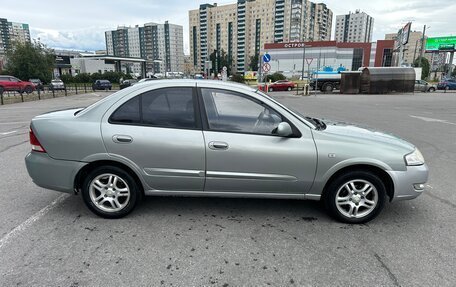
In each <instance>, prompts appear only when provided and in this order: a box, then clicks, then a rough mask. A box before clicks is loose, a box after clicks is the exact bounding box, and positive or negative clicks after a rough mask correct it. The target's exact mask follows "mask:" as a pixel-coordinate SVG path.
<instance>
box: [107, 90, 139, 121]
mask: <svg viewBox="0 0 456 287" xmlns="http://www.w3.org/2000/svg"><path fill="white" fill-rule="evenodd" d="M140 97H141V96H136V97H134V98H132V99H130V100H128V101H127V102H126V103H125V104H123V105H122V106H120V108H118V109H117V110H116V111H115V112H114V113H113V114H112V115H111V118H110V119H109V121H110V122H112V123H118V124H139V123H140V122H141V118H140V113H139V103H140Z"/></svg>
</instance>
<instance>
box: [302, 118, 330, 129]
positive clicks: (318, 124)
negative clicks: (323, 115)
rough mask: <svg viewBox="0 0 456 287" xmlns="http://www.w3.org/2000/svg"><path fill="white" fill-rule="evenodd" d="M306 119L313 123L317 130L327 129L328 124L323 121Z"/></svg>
mask: <svg viewBox="0 0 456 287" xmlns="http://www.w3.org/2000/svg"><path fill="white" fill-rule="evenodd" d="M305 119H306V120H308V121H310V122H312V123H313V124H314V125H315V126H316V127H317V130H324V129H325V128H326V124H325V123H324V122H323V121H322V120H319V119H317V118H311V117H305Z"/></svg>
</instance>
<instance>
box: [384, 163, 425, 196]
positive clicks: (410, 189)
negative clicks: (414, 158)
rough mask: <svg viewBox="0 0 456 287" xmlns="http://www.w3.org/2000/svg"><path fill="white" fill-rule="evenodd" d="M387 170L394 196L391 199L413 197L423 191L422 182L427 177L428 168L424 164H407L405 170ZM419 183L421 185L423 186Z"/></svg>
mask: <svg viewBox="0 0 456 287" xmlns="http://www.w3.org/2000/svg"><path fill="white" fill-rule="evenodd" d="M387 172H388V174H389V175H390V176H391V178H392V179H393V183H394V197H393V198H392V201H399V200H408V199H413V198H416V197H418V196H419V195H421V194H422V193H423V192H424V191H425V189H424V184H425V183H426V182H427V180H428V177H429V169H428V167H427V165H426V164H423V165H419V166H407V170H406V171H387ZM419 185H423V188H421V187H420V186H419Z"/></svg>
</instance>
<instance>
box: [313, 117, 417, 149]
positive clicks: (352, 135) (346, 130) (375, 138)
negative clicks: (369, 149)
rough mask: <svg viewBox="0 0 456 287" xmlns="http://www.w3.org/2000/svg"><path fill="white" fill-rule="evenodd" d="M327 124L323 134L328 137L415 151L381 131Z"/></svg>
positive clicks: (338, 123)
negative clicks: (333, 136) (332, 136)
mask: <svg viewBox="0 0 456 287" xmlns="http://www.w3.org/2000/svg"><path fill="white" fill-rule="evenodd" d="M323 121H324V123H325V124H326V129H324V130H322V131H321V132H322V133H324V134H326V135H335V136H338V137H339V138H346V139H347V140H355V141H360V140H361V141H366V142H367V143H369V142H372V143H375V144H379V143H382V144H385V145H389V146H396V147H398V148H402V149H405V150H410V151H413V149H414V148H415V146H414V145H413V144H411V143H409V142H407V141H405V140H403V139H401V138H399V137H397V136H395V135H392V134H388V133H385V132H382V131H379V130H375V129H371V128H368V127H361V126H359V125H355V124H350V123H344V122H338V121H330V120H323Z"/></svg>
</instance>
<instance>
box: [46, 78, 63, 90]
mask: <svg viewBox="0 0 456 287" xmlns="http://www.w3.org/2000/svg"><path fill="white" fill-rule="evenodd" d="M58 90H65V83H64V82H63V81H62V80H59V79H55V80H52V81H51V83H50V84H49V91H58Z"/></svg>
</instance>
